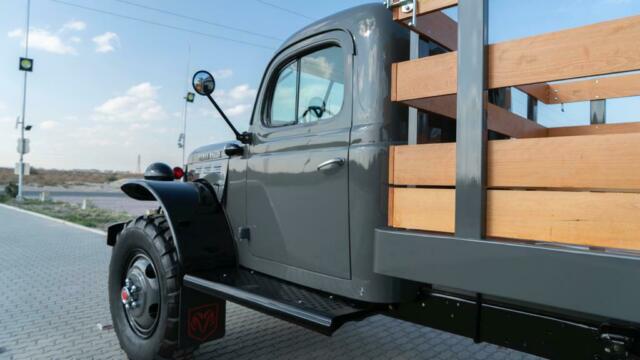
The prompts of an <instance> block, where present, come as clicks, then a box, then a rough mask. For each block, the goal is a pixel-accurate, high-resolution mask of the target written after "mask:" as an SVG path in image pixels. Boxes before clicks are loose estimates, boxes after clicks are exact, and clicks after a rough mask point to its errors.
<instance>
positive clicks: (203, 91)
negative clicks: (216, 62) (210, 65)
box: [192, 70, 216, 96]
mask: <svg viewBox="0 0 640 360" xmlns="http://www.w3.org/2000/svg"><path fill="white" fill-rule="evenodd" d="M192 83H193V90H195V91H196V92H197V93H198V94H200V95H202V96H208V95H211V94H212V93H213V91H214V90H215V89H216V81H215V80H214V79H213V75H211V73H210V72H208V71H205V70H200V71H198V72H197V73H195V74H194V75H193V80H192Z"/></svg>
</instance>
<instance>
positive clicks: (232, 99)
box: [216, 84, 257, 106]
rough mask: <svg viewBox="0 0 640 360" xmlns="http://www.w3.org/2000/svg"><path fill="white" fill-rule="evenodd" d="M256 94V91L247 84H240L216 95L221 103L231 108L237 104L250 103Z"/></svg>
mask: <svg viewBox="0 0 640 360" xmlns="http://www.w3.org/2000/svg"><path fill="white" fill-rule="evenodd" d="M256 92H257V91H256V89H252V88H251V87H250V86H249V85H247V84H242V85H238V86H236V87H233V88H232V89H231V90H228V91H224V90H223V91H220V92H218V93H217V94H216V95H217V96H218V97H219V98H220V99H221V100H220V102H221V103H224V104H226V105H229V106H232V105H237V104H238V103H246V102H252V101H253V99H254V98H255V97H256Z"/></svg>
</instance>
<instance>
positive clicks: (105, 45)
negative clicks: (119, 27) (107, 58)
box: [91, 31, 120, 53]
mask: <svg viewBox="0 0 640 360" xmlns="http://www.w3.org/2000/svg"><path fill="white" fill-rule="evenodd" d="M91 40H92V41H93V42H94V43H95V44H96V52H99V53H108V52H112V51H114V50H115V49H116V48H117V47H120V38H119V37H118V34H116V33H113V32H110V31H108V32H106V33H104V34H102V35H98V36H96V37H94V38H93V39H91Z"/></svg>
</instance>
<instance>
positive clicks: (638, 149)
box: [390, 134, 640, 236]
mask: <svg viewBox="0 0 640 360" xmlns="http://www.w3.org/2000/svg"><path fill="white" fill-rule="evenodd" d="M638 144H640V134H618V135H598V136H595V135H592V136H574V137H562V138H559V137H554V138H539V139H519V140H492V141H489V144H488V150H487V151H488V153H487V161H488V164H487V171H488V173H487V186H488V187H490V188H559V189H604V190H607V191H640V146H638ZM393 152H394V154H393V158H394V165H393V172H394V174H393V175H391V177H390V178H391V179H393V182H392V184H394V185H424V186H455V168H456V166H455V158H456V156H455V152H456V144H455V143H447V144H422V145H405V146H396V147H394V148H393ZM639 236H640V234H639Z"/></svg>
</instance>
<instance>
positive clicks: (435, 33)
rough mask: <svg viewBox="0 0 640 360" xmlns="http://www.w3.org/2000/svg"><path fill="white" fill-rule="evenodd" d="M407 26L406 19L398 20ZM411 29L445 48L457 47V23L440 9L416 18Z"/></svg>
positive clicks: (455, 48) (453, 48) (454, 48)
mask: <svg viewBox="0 0 640 360" xmlns="http://www.w3.org/2000/svg"><path fill="white" fill-rule="evenodd" d="M400 24H403V25H405V26H408V21H403V22H400ZM411 29H413V30H415V31H417V32H418V33H420V35H422V37H424V38H427V39H429V40H431V41H433V42H436V43H438V44H439V45H440V46H442V47H444V48H445V49H447V50H450V51H451V50H454V51H455V50H457V49H458V23H457V22H456V21H455V20H453V19H452V18H450V17H449V16H447V15H446V14H445V13H443V12H442V11H436V12H433V13H430V14H427V15H424V16H420V17H418V18H417V19H416V25H415V26H413V27H411Z"/></svg>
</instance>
